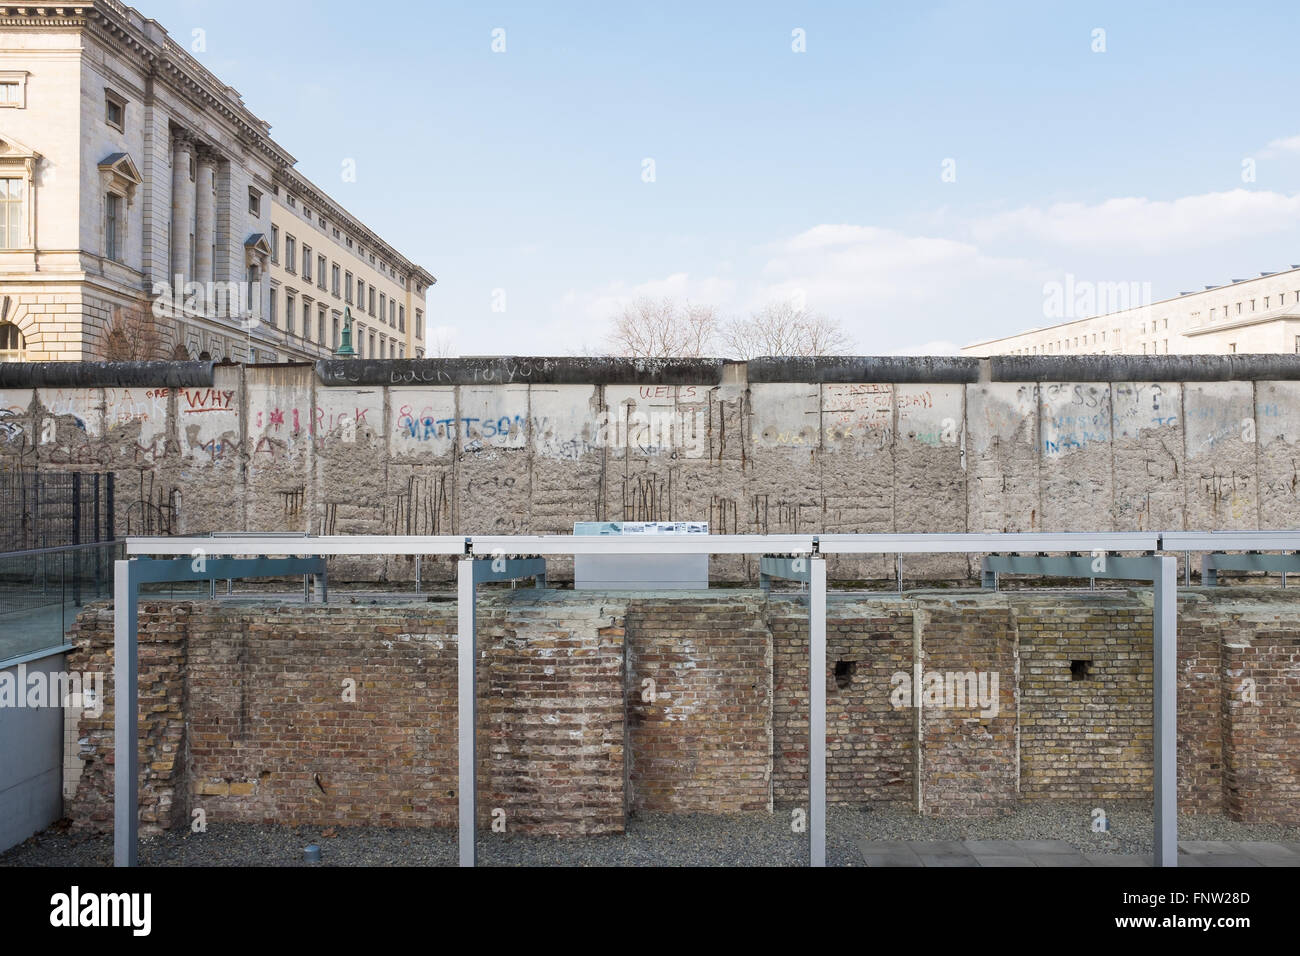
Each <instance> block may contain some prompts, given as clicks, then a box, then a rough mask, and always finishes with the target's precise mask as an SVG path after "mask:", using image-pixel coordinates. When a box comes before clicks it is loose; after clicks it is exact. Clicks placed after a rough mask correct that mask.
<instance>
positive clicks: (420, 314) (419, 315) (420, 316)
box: [415, 309, 424, 358]
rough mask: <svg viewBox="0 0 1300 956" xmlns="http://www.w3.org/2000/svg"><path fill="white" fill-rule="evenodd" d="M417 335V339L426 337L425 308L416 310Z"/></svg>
mask: <svg viewBox="0 0 1300 956" xmlns="http://www.w3.org/2000/svg"><path fill="white" fill-rule="evenodd" d="M415 337H416V338H417V339H422V338H424V310H423V309H416V310H415ZM421 358H423V356H421Z"/></svg>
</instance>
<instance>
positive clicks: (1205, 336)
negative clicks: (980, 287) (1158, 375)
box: [962, 265, 1300, 358]
mask: <svg viewBox="0 0 1300 956" xmlns="http://www.w3.org/2000/svg"><path fill="white" fill-rule="evenodd" d="M1148 293H1149V289H1148V288H1147V287H1146V286H1145V285H1142V284H1138V283H1124V282H1114V283H1105V282H1103V283H1097V282H1081V281H1076V280H1075V279H1074V277H1073V276H1066V281H1065V282H1053V283H1048V284H1047V285H1046V286H1045V287H1044V289H1043V307H1044V308H1043V311H1044V314H1045V315H1047V316H1049V317H1053V318H1056V317H1062V318H1068V317H1069V316H1071V315H1075V314H1077V315H1087V316H1089V317H1088V318H1080V319H1075V320H1073V321H1069V322H1062V323H1060V324H1058V325H1050V326H1046V327H1044V328H1038V329H1030V330H1029V331H1027V332H1021V333H1019V334H1017V335H1009V336H1005V337H1003V338H998V339H989V340H987V341H984V342H976V343H974V344H972V345H968V346H966V347H965V348H964V349H962V354H963V355H970V356H976V357H981V358H982V357H987V356H990V355H1180V354H1181V355H1189V354H1198V355H1204V354H1212V355H1231V354H1234V353H1279V352H1289V353H1294V354H1300V266H1297V265H1293V266H1291V267H1290V268H1289V269H1285V270H1282V271H1280V272H1261V273H1260V274H1259V275H1258V276H1255V277H1253V278H1246V279H1233V280H1232V281H1231V282H1230V283H1227V284H1226V285H1207V286H1206V287H1205V288H1204V289H1202V290H1200V291H1199V292H1184V293H1182V294H1181V295H1179V296H1177V297H1176V298H1172V299H1165V300H1163V301H1160V302H1150V295H1149V294H1148Z"/></svg>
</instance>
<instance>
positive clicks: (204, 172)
mask: <svg viewBox="0 0 1300 956" xmlns="http://www.w3.org/2000/svg"><path fill="white" fill-rule="evenodd" d="M194 158H195V164H196V166H197V175H196V176H195V184H194V185H195V216H194V218H195V223H194V244H195V247H196V248H195V250H194V261H195V269H194V281H195V282H199V283H202V284H203V286H204V292H205V294H206V291H207V284H208V283H209V282H211V281H212V278H213V276H212V267H213V261H212V243H213V242H214V241H215V240H216V235H217V231H216V230H217V195H216V191H215V190H216V182H217V156H216V154H215V153H214V152H212V150H210V149H206V148H204V147H202V146H200V147H198V149H197V151H196V154H195V157H194ZM205 301H206V300H205ZM212 305H213V303H211V302H208V303H207V307H208V308H209V309H211V308H212Z"/></svg>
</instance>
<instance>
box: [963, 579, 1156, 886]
mask: <svg viewBox="0 0 1300 956" xmlns="http://www.w3.org/2000/svg"><path fill="white" fill-rule="evenodd" d="M1099 564H1100V567H1098V565H1099ZM999 574H1036V575H1042V576H1048V577H1062V578H1089V579H1096V578H1110V579H1120V580H1139V581H1150V582H1151V584H1152V588H1153V590H1154V596H1153V598H1152V607H1151V612H1152V613H1151V629H1152V648H1151V652H1152V658H1153V660H1152V667H1153V669H1154V671H1155V680H1154V685H1155V686H1154V689H1153V691H1152V701H1151V721H1152V738H1151V739H1152V761H1153V763H1154V765H1155V766H1154V771H1155V772H1154V774H1153V778H1154V779H1153V780H1152V789H1153V791H1154V797H1155V814H1154V816H1155V865H1156V866H1177V865H1178V763H1177V761H1178V726H1177V719H1178V637H1177V628H1178V559H1177V558H1169V557H1159V556H1158V555H1156V554H1150V555H1147V556H1146V557H1140V558H1125V557H1120V556H1114V557H1112V556H1109V555H1105V556H1103V558H1102V560H1100V561H1098V559H1097V558H1096V557H1083V556H1080V555H1071V556H1070V557H1065V558H1051V557H1046V556H1044V555H1037V556H1024V555H1011V556H1003V555H997V556H993V555H990V556H989V557H986V558H984V560H983V561H982V562H981V579H982V581H983V584H984V586H985V587H988V588H993V589H994V590H996V589H997V586H998V575H999Z"/></svg>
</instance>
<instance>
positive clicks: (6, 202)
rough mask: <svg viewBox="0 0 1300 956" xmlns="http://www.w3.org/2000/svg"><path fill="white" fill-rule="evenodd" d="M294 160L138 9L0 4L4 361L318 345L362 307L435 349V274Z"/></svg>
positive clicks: (364, 320) (100, 1) (290, 353)
mask: <svg viewBox="0 0 1300 956" xmlns="http://www.w3.org/2000/svg"><path fill="white" fill-rule="evenodd" d="M295 163H296V160H295V159H294V157H293V156H292V155H290V154H289V153H288V152H287V151H286V150H285V149H284V148H283V147H282V146H280V145H279V144H278V143H276V142H275V141H274V140H273V139H272V138H271V136H270V126H269V125H268V124H267V123H266V122H265V121H263V120H261V119H259V118H258V117H257V116H254V115H253V114H252V112H250V111H249V110H248V108H247V107H246V106H245V105H244V103H243V100H242V99H241V97H240V95H239V93H238V92H237V91H236V90H234V89H233V88H231V87H229V86H227V85H226V84H224V83H222V82H221V81H220V80H219V79H218V78H217V77H216V76H214V75H213V74H212V73H211V72H209V71H208V70H207V69H206V68H205V67H203V66H202V64H200V63H199V62H198V61H197V60H196V59H195V58H194V57H193V56H192V55H191V54H190V52H189V51H188V50H187V49H186V48H185V47H183V46H182V45H181V44H180V43H178V42H177V41H175V40H173V39H172V38H171V37H170V36H168V34H167V32H166V31H165V30H163V28H162V27H161V26H160V25H159V24H158V23H157V22H156V21H154V20H150V19H148V18H146V17H145V16H143V15H142V14H141V13H140V12H139V11H137V10H135V9H133V8H131V7H127V6H125V5H123V4H121V3H118V2H116V0H85V2H74V3H64V4H52V5H35V6H33V5H22V6H18V5H11V4H5V3H0V360H26V361H52V360H68V361H78V360H95V359H103V358H155V357H174V358H212V359H216V360H220V359H231V360H234V361H251V362H269V361H286V360H302V359H314V358H320V357H323V356H326V355H328V354H330V353H331V352H332V351H333V349H334V348H335V347H336V345H337V341H338V335H339V333H340V332H341V326H342V314H343V308H344V306H346V305H348V304H349V303H354V304H352V312H353V315H354V317H355V319H356V321H357V324H358V326H359V327H360V328H363V329H364V333H363V334H359V335H358V336H357V337H356V338H355V339H354V342H355V343H356V346H357V350H358V353H359V354H362V355H365V356H375V357H379V356H380V355H383V356H384V357H389V356H390V355H391V356H392V357H403V356H405V357H419V356H422V355H423V354H424V350H425V344H424V335H425V311H426V307H425V293H426V291H427V290H428V288H429V287H430V286H431V285H433V284H434V282H435V281H436V280H435V279H434V277H433V276H432V275H430V274H429V273H428V272H427V271H426V270H424V269H423V268H421V267H420V266H418V265H416V264H414V263H413V262H411V261H410V260H408V259H406V258H405V257H404V256H402V255H401V254H400V253H398V252H397V251H396V250H395V249H393V248H392V247H391V246H389V245H388V244H387V243H385V242H384V241H383V240H382V239H380V238H379V237H378V236H377V235H376V234H375V233H374V232H373V231H372V230H371V229H370V228H368V227H367V226H366V225H365V224H364V223H362V222H361V221H360V220H358V219H357V218H356V217H355V216H353V215H351V214H350V213H348V212H347V211H346V210H345V209H344V208H343V207H342V206H341V205H339V204H338V203H337V202H336V201H335V200H333V199H331V198H330V197H329V196H327V195H325V193H324V192H323V191H322V190H320V189H319V188H318V187H317V186H315V185H314V184H312V183H311V182H309V181H308V180H306V179H305V178H304V177H302V176H301V175H300V174H299V173H297V171H296V170H295V169H294V166H295ZM362 296H364V298H361V297H362ZM372 297H373V299H374V301H373V302H372V301H371V300H372ZM363 306H364V307H363ZM372 340H373V344H372Z"/></svg>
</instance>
